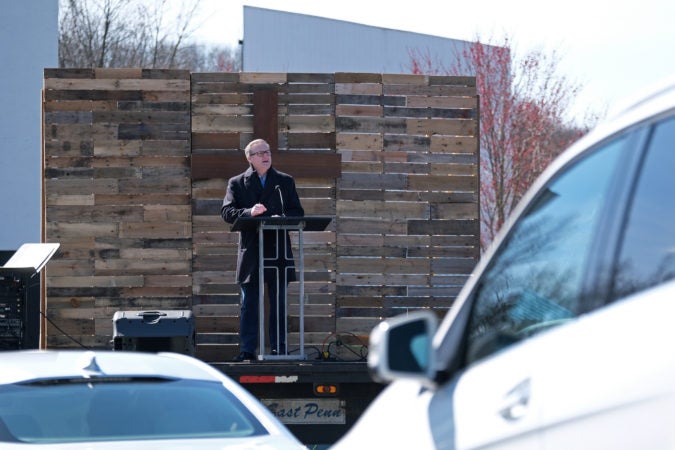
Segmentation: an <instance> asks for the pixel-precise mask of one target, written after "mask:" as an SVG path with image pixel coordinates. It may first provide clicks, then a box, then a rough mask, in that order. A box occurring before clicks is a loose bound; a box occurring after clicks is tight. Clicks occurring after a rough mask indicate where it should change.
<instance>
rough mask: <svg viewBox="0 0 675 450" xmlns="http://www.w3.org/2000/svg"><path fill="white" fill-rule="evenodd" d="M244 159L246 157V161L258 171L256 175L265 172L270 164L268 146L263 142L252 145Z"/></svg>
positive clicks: (270, 157) (270, 155) (270, 158)
mask: <svg viewBox="0 0 675 450" xmlns="http://www.w3.org/2000/svg"><path fill="white" fill-rule="evenodd" d="M246 159H248V162H249V163H250V164H251V166H253V169H255V171H256V172H257V173H258V176H262V175H264V174H265V173H267V170H268V169H269V168H270V167H271V166H272V154H271V152H270V148H269V146H268V145H265V144H263V143H260V144H257V145H255V146H253V147H252V148H251V149H250V153H249V155H248V156H247V157H246Z"/></svg>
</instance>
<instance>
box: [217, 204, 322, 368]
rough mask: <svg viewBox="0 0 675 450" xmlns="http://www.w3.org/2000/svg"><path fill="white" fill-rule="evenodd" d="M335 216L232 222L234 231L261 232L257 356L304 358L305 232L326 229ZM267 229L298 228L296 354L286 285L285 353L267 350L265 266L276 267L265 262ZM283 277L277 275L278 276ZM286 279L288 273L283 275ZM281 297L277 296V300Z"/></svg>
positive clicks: (245, 219) (266, 357)
mask: <svg viewBox="0 0 675 450" xmlns="http://www.w3.org/2000/svg"><path fill="white" fill-rule="evenodd" d="M331 220H333V219H332V218H331V217H328V216H292V217H279V216H277V217H269V216H262V217H261V216H256V217H240V218H238V219H237V220H235V222H234V223H233V224H232V227H231V228H230V230H231V231H254V230H255V231H257V232H258V296H259V306H258V327H259V336H258V345H259V349H260V350H259V353H258V359H259V360H264V359H305V255H304V248H303V246H304V240H303V232H304V231H323V230H325V229H326V227H327V226H328V224H329V223H330V222H331ZM265 230H284V231H297V232H298V286H299V291H300V292H299V306H300V311H299V314H300V324H299V325H300V353H299V354H298V355H297V356H294V355H288V299H287V297H288V291H287V289H284V292H285V293H286V295H285V297H284V298H283V301H284V306H285V308H284V310H285V311H286V316H285V317H284V318H283V320H284V321H285V322H284V324H285V326H284V327H283V329H284V333H285V336H284V338H285V339H284V342H286V354H285V355H268V354H266V353H265V334H266V333H265V269H266V268H276V267H275V266H265V256H264V251H263V250H264V249H263V233H264V231H265ZM283 241H284V249H283V250H284V258H285V257H286V255H288V252H287V250H288V249H287V248H286V239H283ZM278 251H279V245H277V252H278ZM280 279H281V278H280V277H278V276H277V280H280ZM283 280H284V281H285V280H286V277H284V278H283ZM278 295H279V290H278V289H277V296H278ZM281 300H282V299H279V298H277V304H278V302H280V301H281ZM280 320H281V318H280V317H279V315H277V321H280ZM279 325H280V323H277V333H279V329H280V327H279Z"/></svg>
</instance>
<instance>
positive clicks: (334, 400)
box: [210, 360, 384, 448]
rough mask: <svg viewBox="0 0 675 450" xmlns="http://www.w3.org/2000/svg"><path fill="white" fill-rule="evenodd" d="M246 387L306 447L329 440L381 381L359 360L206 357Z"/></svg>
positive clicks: (340, 432)
mask: <svg viewBox="0 0 675 450" xmlns="http://www.w3.org/2000/svg"><path fill="white" fill-rule="evenodd" d="M210 364H211V365H212V366H213V367H215V368H216V369H218V370H220V371H222V372H223V373H225V374H226V375H228V376H230V377H231V378H233V379H234V380H236V381H238V382H239V383H240V384H241V385H242V386H244V387H245V388H246V389H247V390H248V391H249V392H251V393H252V394H253V395H254V396H255V397H256V398H258V399H259V400H260V401H261V402H262V403H264V404H265V405H267V406H268V407H269V408H270V410H271V411H272V412H273V413H274V414H275V415H276V416H277V417H278V418H279V419H280V420H281V421H282V422H283V423H284V424H286V426H287V427H288V428H289V429H290V430H291V431H292V432H293V433H294V434H295V436H296V437H297V438H298V439H299V440H300V441H301V442H303V443H304V444H305V445H307V446H309V447H310V448H312V447H314V446H316V447H317V448H320V447H322V446H328V445H330V444H333V443H335V442H336V441H337V440H338V439H339V438H340V437H341V436H342V435H344V434H345V433H346V432H347V430H348V429H349V428H350V427H351V426H352V425H353V424H354V423H355V422H356V420H357V419H358V418H359V417H360V416H361V414H362V413H363V411H364V410H365V409H366V407H367V406H368V405H369V404H370V402H371V401H372V400H373V399H374V398H375V397H376V396H377V394H379V392H380V391H381V390H382V388H383V387H384V386H383V385H381V384H379V383H376V382H374V381H373V380H372V378H371V377H370V374H369V373H368V368H367V366H366V363H365V362H364V361H354V362H343V361H331V360H302V361H290V362H289V361H267V360H263V361H250V362H223V363H210Z"/></svg>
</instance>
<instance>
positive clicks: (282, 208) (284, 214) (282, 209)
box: [274, 184, 286, 217]
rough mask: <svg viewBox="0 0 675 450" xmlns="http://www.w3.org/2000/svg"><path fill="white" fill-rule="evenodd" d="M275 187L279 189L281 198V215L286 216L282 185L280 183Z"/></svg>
mask: <svg viewBox="0 0 675 450" xmlns="http://www.w3.org/2000/svg"><path fill="white" fill-rule="evenodd" d="M274 189H276V190H277V191H279V200H281V217H286V209H285V208H284V196H283V195H282V193H281V186H279V185H278V184H277V185H276V186H274Z"/></svg>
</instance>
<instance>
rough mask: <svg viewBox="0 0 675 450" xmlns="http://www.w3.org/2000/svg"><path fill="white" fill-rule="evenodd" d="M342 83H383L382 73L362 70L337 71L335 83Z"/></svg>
mask: <svg viewBox="0 0 675 450" xmlns="http://www.w3.org/2000/svg"><path fill="white" fill-rule="evenodd" d="M340 83H382V74H379V73H362V72H336V73H335V84H340Z"/></svg>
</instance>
